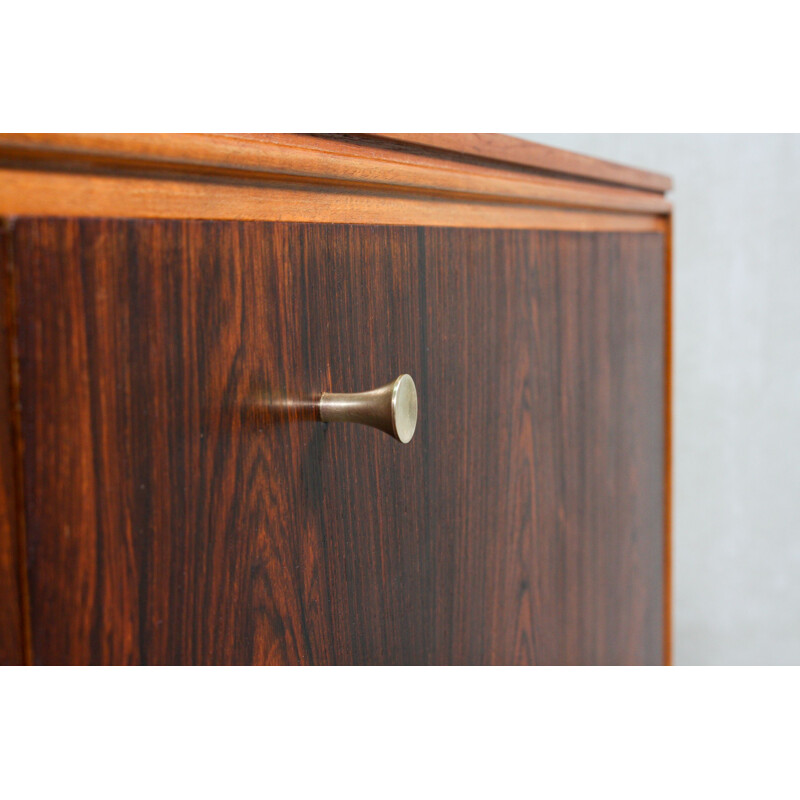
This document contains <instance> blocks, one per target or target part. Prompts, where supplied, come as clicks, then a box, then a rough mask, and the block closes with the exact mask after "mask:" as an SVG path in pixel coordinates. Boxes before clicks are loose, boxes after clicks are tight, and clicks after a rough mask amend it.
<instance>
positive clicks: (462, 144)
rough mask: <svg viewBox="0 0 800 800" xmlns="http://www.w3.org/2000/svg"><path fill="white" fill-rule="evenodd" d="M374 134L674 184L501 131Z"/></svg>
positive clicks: (628, 180)
mask: <svg viewBox="0 0 800 800" xmlns="http://www.w3.org/2000/svg"><path fill="white" fill-rule="evenodd" d="M372 136H377V137H380V138H382V139H387V140H390V141H392V142H402V143H404V144H412V145H421V146H423V147H426V148H433V149H435V150H438V151H444V152H451V153H457V154H459V155H462V156H463V155H471V156H475V157H478V158H481V159H486V160H487V161H499V162H505V163H508V164H513V165H515V166H524V167H531V168H533V169H537V170H543V171H546V172H556V173H564V174H566V175H573V176H578V177H583V178H590V179H593V180H597V181H602V182H605V183H612V184H620V185H622V186H631V187H635V188H637V189H646V190H648V191H652V192H668V191H669V190H670V189H671V188H672V179H671V178H670V177H669V176H667V175H660V174H658V173H657V172H649V171H647V170H643V169H636V168H634V167H628V166H625V165H624V164H615V163H614V162H612V161H605V160H603V159H599V158H592V157H591V156H584V155H581V154H580V153H571V152H568V151H566V150H559V149H557V148H552V147H548V146H547V145H543V144H538V143H536V142H530V141H527V140H526V139H519V138H517V137H516V136H507V135H504V134H502V133H381V134H372Z"/></svg>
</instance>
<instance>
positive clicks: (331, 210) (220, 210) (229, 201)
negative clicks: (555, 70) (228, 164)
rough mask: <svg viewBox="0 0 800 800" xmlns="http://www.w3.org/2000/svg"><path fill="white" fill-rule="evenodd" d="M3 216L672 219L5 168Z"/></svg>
mask: <svg viewBox="0 0 800 800" xmlns="http://www.w3.org/2000/svg"><path fill="white" fill-rule="evenodd" d="M0 215H4V216H69V217H73V216H92V217H127V218H162V219H241V220H265V221H276V222H339V223H353V224H386V225H432V226H448V227H467V228H470V227H472V228H530V229H542V230H575V231H639V232H648V231H656V232H663V230H664V226H665V224H666V219H667V218H666V217H665V216H664V215H656V214H622V213H609V212H600V211H576V210H570V209H562V208H547V207H539V206H526V205H518V204H509V203H497V204H488V203H476V202H466V201H459V200H448V199H443V198H439V197H430V196H428V197H414V196H411V195H391V194H380V193H367V192H360V193H349V192H346V191H342V190H339V191H332V190H331V189H330V188H329V187H327V188H326V187H321V186H314V185H312V184H297V183H275V184H270V185H268V186H263V185H248V184H229V183H217V182H206V181H189V180H175V179H154V178H130V177H115V176H113V175H93V174H74V173H62V172H47V171H38V170H35V171H26V170H20V169H0Z"/></svg>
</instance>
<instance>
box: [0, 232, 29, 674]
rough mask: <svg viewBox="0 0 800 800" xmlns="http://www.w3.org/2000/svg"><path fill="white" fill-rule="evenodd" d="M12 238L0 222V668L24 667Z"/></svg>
mask: <svg viewBox="0 0 800 800" xmlns="http://www.w3.org/2000/svg"><path fill="white" fill-rule="evenodd" d="M13 363H14V308H13V289H12V275H11V238H10V228H9V226H8V224H7V223H6V222H5V221H4V220H2V219H0V665H11V664H22V663H24V661H25V647H24V641H23V639H24V637H23V619H22V594H21V591H20V577H21V576H20V569H19V568H20V553H19V533H20V532H19V528H18V520H17V474H16V473H17V453H16V446H15V439H16V436H15V427H14V406H15V403H14V391H13Z"/></svg>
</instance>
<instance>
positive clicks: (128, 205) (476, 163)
mask: <svg viewBox="0 0 800 800" xmlns="http://www.w3.org/2000/svg"><path fill="white" fill-rule="evenodd" d="M670 186H671V182H670V180H669V178H666V177H665V176H662V175H657V174H655V173H650V172H645V171H642V170H637V169H633V168H631V167H625V166H621V165H618V164H612V163H611V162H606V161H602V160H600V159H595V158H589V157H587V156H581V155H577V154H573V153H568V152H565V151H562V150H557V149H555V148H551V147H545V146H543V145H538V144H535V143H533V142H527V141H523V140H520V139H515V138H514V137H511V136H503V135H500V134H2V135H0V216H32V215H36V216H42V215H47V216H106V217H140V218H142V217H145V218H146V217H150V218H198V219H254V220H270V221H294V222H348V223H368V224H374V223H383V224H396V225H397V224H399V225H435V226H454V227H494V228H540V229H541V228H546V229H554V230H631V231H642V230H650V231H652V230H660V229H662V227H663V225H664V221H665V219H666V217H667V216H668V215H669V213H670V211H671V207H670V204H669V202H668V201H667V200H666V198H665V197H664V193H665V192H666V191H668V190H669V188H670Z"/></svg>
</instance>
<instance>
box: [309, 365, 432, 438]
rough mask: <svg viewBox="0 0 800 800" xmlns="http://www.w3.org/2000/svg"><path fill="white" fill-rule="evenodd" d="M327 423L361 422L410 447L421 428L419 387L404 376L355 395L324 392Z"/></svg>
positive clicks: (323, 412) (323, 415)
mask: <svg viewBox="0 0 800 800" xmlns="http://www.w3.org/2000/svg"><path fill="white" fill-rule="evenodd" d="M319 417H320V419H321V420H322V421H323V422H357V423H359V424H360V425H369V426H371V427H373V428H377V429H378V430H380V431H383V432H384V433H388V434H389V436H393V437H394V438H395V439H397V440H398V441H400V442H402V443H403V444H408V442H410V441H411V437H412V436H413V435H414V430H415V429H416V427H417V387H416V386H414V381H413V380H412V379H411V376H410V375H401V376H400V377H399V378H397V379H396V380H394V381H392V382H391V383H387V384H386V386H381V388H380V389H371V390H370V391H368V392H358V393H354V394H334V393H333V392H324V393H323V394H322V397H320V399H319Z"/></svg>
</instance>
